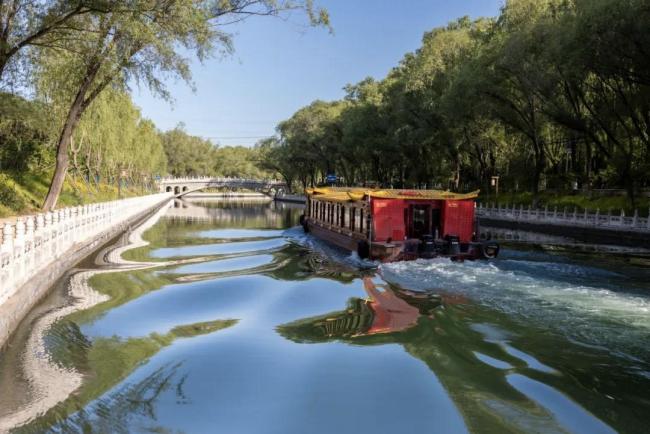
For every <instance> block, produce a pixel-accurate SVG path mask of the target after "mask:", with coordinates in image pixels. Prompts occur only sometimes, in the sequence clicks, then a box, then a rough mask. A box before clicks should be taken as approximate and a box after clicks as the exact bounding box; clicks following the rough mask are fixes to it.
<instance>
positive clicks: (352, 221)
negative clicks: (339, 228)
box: [350, 208, 357, 232]
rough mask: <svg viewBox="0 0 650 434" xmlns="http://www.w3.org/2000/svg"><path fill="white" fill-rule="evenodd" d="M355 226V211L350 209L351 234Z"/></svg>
mask: <svg viewBox="0 0 650 434" xmlns="http://www.w3.org/2000/svg"><path fill="white" fill-rule="evenodd" d="M356 224H357V209H356V208H350V230H351V231H352V232H354V229H355V226H356Z"/></svg>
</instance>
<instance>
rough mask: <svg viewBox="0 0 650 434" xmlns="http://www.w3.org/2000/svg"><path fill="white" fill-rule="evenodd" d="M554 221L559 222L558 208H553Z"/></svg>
mask: <svg viewBox="0 0 650 434" xmlns="http://www.w3.org/2000/svg"><path fill="white" fill-rule="evenodd" d="M553 220H557V206H556V207H554V208H553Z"/></svg>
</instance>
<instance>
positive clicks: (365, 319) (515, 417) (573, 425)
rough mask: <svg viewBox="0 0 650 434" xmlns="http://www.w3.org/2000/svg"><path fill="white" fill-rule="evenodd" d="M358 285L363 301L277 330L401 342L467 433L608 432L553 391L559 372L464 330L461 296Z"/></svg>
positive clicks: (492, 331) (480, 329) (292, 336)
mask: <svg viewBox="0 0 650 434" xmlns="http://www.w3.org/2000/svg"><path fill="white" fill-rule="evenodd" d="M363 287H364V290H365V291H366V293H367V294H368V299H360V298H356V297H355V298H350V299H349V300H348V306H347V308H346V309H345V310H342V311H337V312H331V313H328V314H325V315H320V316H316V317H311V318H304V319H300V320H297V321H294V322H291V323H288V324H283V325H280V326H278V327H277V331H278V333H279V334H281V335H282V336H284V337H285V338H287V339H289V340H291V341H293V342H296V343H325V342H330V341H342V342H345V343H348V344H352V345H387V344H401V345H402V346H403V347H404V349H405V350H406V351H407V353H409V354H410V355H411V356H413V357H415V358H417V359H419V360H421V361H423V362H424V363H425V364H426V365H427V366H428V367H429V368H430V369H431V371H432V372H433V373H434V375H435V376H436V378H437V380H439V381H440V383H441V384H442V386H443V387H444V388H445V390H446V392H447V393H448V395H449V396H450V397H451V398H452V400H453V402H454V404H455V406H456V408H457V410H458V411H459V413H460V414H461V415H462V416H463V420H464V422H465V425H466V429H467V430H468V431H470V432H522V431H524V432H584V433H605V432H615V430H614V429H612V428H611V427H610V426H609V425H607V424H606V423H605V422H603V421H601V420H600V419H598V418H597V417H595V416H594V415H593V414H592V413H590V412H589V411H588V410H586V409H584V408H582V407H581V406H580V405H579V404H577V403H576V402H574V401H573V400H572V399H570V398H569V397H568V396H567V395H565V393H564V391H563V392H560V391H559V390H557V389H555V388H554V387H553V386H560V385H562V386H564V385H566V382H564V383H563V382H562V381H557V380H561V375H560V374H559V372H557V371H555V370H554V369H553V368H551V367H549V366H547V365H545V364H543V363H541V362H539V361H538V360H537V359H535V358H534V357H533V356H530V355H528V354H527V353H525V352H524V351H521V350H518V349H516V348H514V347H512V346H511V345H510V343H509V340H508V338H507V334H503V333H502V330H500V329H499V328H498V327H496V326H491V325H489V324H488V323H474V324H471V323H470V324H471V325H470V327H469V329H468V319H469V318H472V317H473V316H474V315H475V314H476V313H477V311H475V310H474V307H473V306H472V305H471V304H470V303H469V301H468V300H466V299H465V298H464V297H462V296H457V295H451V294H444V293H440V294H438V293H434V292H433V291H417V292H416V291H410V290H408V289H404V288H401V287H399V286H397V285H394V284H386V283H382V284H375V283H374V282H373V278H371V277H364V278H363ZM379 288H381V289H383V290H380V289H379ZM451 305H454V306H453V308H451ZM476 319H480V318H476ZM395 375H397V376H399V375H400V373H399V372H395ZM549 384H553V386H550V385H549ZM562 386H561V387H562ZM569 387H570V386H569ZM567 392H569V393H571V394H574V393H575V394H578V395H579V394H580V393H581V392H580V391H579V390H575V389H574V390H569V391H567ZM591 404H593V402H592V403H591Z"/></svg>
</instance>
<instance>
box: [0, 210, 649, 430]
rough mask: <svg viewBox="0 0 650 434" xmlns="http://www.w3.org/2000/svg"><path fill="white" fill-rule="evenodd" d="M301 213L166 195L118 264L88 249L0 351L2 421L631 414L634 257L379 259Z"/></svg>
mask: <svg viewBox="0 0 650 434" xmlns="http://www.w3.org/2000/svg"><path fill="white" fill-rule="evenodd" d="M300 213H301V209H300V207H299V206H296V205H289V204H274V203H267V202H250V201H249V202H236V201H214V202H176V204H174V205H172V206H171V207H170V208H168V209H166V210H163V212H161V213H160V214H161V215H159V216H156V217H155V220H152V221H150V222H149V225H148V226H149V227H148V229H147V230H146V231H145V232H144V235H143V238H144V240H146V241H148V242H149V244H148V245H140V246H138V245H137V244H136V247H135V248H130V249H128V248H126V247H122V248H121V249H120V250H119V252H122V251H123V253H122V258H123V259H124V262H125V264H122V265H120V266H115V265H107V264H106V259H107V258H108V259H110V258H111V255H110V254H109V253H108V251H107V250H104V251H102V252H100V254H98V255H97V257H95V258H89V259H88V260H87V261H86V262H85V263H84V264H81V266H80V270H81V269H83V270H84V271H79V272H75V273H70V275H69V276H68V277H67V278H66V279H64V280H63V281H62V282H60V284H59V285H57V287H56V288H54V289H53V291H52V294H51V295H50V296H49V297H48V298H47V299H46V300H44V302H43V303H42V304H41V305H40V306H39V307H37V308H36V309H35V310H34V312H33V313H32V314H31V315H30V317H29V318H27V320H26V321H25V322H24V323H23V325H22V326H21V328H20V329H19V330H18V332H17V333H16V334H15V336H14V338H13V341H12V342H11V343H10V345H9V346H8V347H7V349H6V350H5V351H4V352H3V353H2V354H1V355H0V391H1V392H0V431H2V430H3V429H4V430H8V429H10V427H14V428H13V429H12V430H11V431H12V432H17V433H23V432H24V433H30V432H47V431H52V432H66V433H67V432H88V433H91V432H92V433H95V432H97V433H100V432H101V433H104V432H106V433H108V432H110V433H113V432H116V433H122V432H124V433H131V432H159V433H177V432H185V433H216V432H219V433H221V432H223V433H331V432H337V433H361V432H364V433H365V432H373V433H389V432H404V433H412V432H413V433H414V432H436V433H456V432H459V433H462V432H481V433H482V432H487V433H505V432H545V433H546V432H549V433H565V432H573V433H606V432H622V433H638V432H644V431H646V430H647V426H648V425H649V424H650V392H649V391H650V288H649V286H650V284H649V283H648V282H650V269H649V268H646V267H644V266H643V265H640V264H635V263H634V262H633V261H630V260H628V259H627V258H624V257H612V256H610V255H586V254H571V253H567V252H549V251H548V250H544V249H540V248H537V247H535V246H529V247H522V246H518V247H517V248H516V249H513V248H506V249H503V250H502V254H501V256H500V258H499V259H497V260H495V261H492V262H465V263H452V262H450V261H449V260H447V259H440V260H428V261H424V260H419V261H416V262H409V263H406V262H403V263H395V264H389V265H382V266H377V264H373V263H368V262H362V261H359V260H358V259H356V258H355V257H354V256H353V255H350V254H347V253H344V252H341V251H338V250H336V249H333V248H331V247H329V246H327V245H325V244H323V243H321V242H319V241H317V240H315V239H313V238H311V237H309V236H307V235H305V234H303V233H302V231H301V230H299V229H298V228H297V227H296V226H295V225H296V223H297V221H298V216H299V215H300ZM154 223H155V224H154ZM132 235H133V234H132ZM126 238H127V237H126V236H125V237H122V238H121V239H118V240H115V243H116V244H117V245H124V244H125V242H126V241H125V239H126ZM112 256H113V257H115V256H116V255H115V254H113V255H112ZM73 271H78V270H73ZM70 284H72V285H73V289H74V290H73V292H72V294H73V295H74V297H71V296H70V295H69V292H70V286H69V285H70ZM34 336H36V337H39V339H36V338H34ZM646 432H647V431H646Z"/></svg>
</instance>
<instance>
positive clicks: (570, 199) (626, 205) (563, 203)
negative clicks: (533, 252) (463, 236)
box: [479, 192, 650, 217]
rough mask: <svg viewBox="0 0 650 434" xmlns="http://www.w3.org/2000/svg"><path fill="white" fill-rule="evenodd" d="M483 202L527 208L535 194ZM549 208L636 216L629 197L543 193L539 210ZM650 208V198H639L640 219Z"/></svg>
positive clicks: (539, 199)
mask: <svg viewBox="0 0 650 434" xmlns="http://www.w3.org/2000/svg"><path fill="white" fill-rule="evenodd" d="M479 199H480V201H481V202H484V203H489V204H491V203H500V204H501V205H506V204H507V205H509V206H512V205H516V206H519V205H523V206H524V207H527V206H528V205H532V204H533V194H532V193H530V192H524V193H499V198H498V200H497V199H495V197H494V196H490V197H486V196H481V197H480V198H479ZM545 206H548V208H549V209H554V208H555V207H557V209H558V210H559V211H562V210H564V208H565V207H566V208H567V210H569V211H573V209H574V208H577V209H578V212H583V211H584V210H585V209H586V210H588V211H592V212H594V211H596V210H597V209H600V212H601V213H607V212H608V211H609V210H611V211H612V213H613V214H619V213H620V212H621V210H624V211H625V214H626V215H633V214H634V207H632V204H631V202H630V200H629V199H628V198H627V196H600V197H596V196H589V195H587V194H582V193H577V194H558V193H550V192H542V193H540V194H539V197H538V204H537V207H538V208H544V207H545ZM649 207H650V198H648V197H639V198H637V200H636V209H637V210H638V211H639V216H640V217H646V216H647V215H648V208H649Z"/></svg>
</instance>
